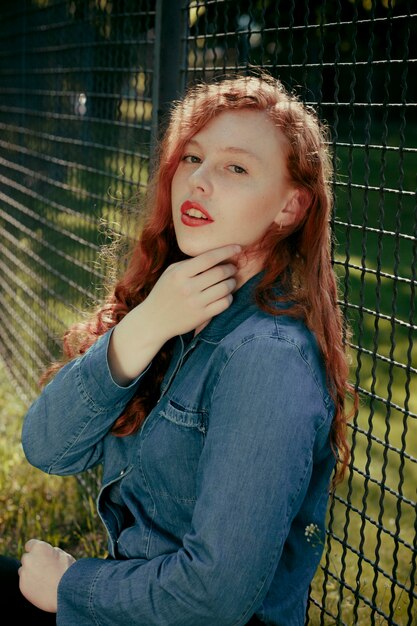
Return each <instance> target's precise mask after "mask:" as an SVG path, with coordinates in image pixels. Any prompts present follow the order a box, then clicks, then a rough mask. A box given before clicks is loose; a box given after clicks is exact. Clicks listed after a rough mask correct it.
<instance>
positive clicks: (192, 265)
mask: <svg viewBox="0 0 417 626" xmlns="http://www.w3.org/2000/svg"><path fill="white" fill-rule="evenodd" d="M241 250H242V248H241V247H240V246H238V245H236V244H230V245H227V246H221V247H220V248H214V249H213V250H207V252H203V253H202V254H199V255H198V256H196V257H194V258H193V259H188V260H187V261H186V263H187V270H188V276H190V277H191V276H196V275H197V274H200V273H201V272H205V271H206V270H208V269H209V268H210V267H214V266H215V265H217V264H218V263H221V262H222V261H225V260H226V259H230V258H231V257H233V256H235V255H236V254H239V252H241Z"/></svg>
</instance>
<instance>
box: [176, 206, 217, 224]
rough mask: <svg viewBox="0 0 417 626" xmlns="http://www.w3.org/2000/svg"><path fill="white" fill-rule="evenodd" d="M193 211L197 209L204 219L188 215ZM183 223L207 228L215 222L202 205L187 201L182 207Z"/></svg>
mask: <svg viewBox="0 0 417 626" xmlns="http://www.w3.org/2000/svg"><path fill="white" fill-rule="evenodd" d="M191 209H196V210H197V211H199V212H200V213H201V214H202V215H203V216H204V217H196V216H192V215H187V212H188V211H190V210H191ZM181 221H182V223H183V224H185V225H186V226H207V224H211V223H212V222H214V220H213V218H212V217H211V215H210V213H208V211H206V209H205V208H204V207H202V206H201V204H199V203H198V202H191V200H186V201H185V202H183V204H182V205H181Z"/></svg>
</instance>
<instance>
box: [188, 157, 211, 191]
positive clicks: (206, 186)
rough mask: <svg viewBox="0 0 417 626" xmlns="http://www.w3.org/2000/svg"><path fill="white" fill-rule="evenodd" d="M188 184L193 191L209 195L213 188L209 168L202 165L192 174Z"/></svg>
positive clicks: (204, 164)
mask: <svg viewBox="0 0 417 626" xmlns="http://www.w3.org/2000/svg"><path fill="white" fill-rule="evenodd" d="M188 182H189V185H190V189H191V190H192V191H199V192H200V193H203V194H204V195H209V194H210V193H211V192H212V188H213V182H212V176H211V173H210V169H209V166H208V165H207V164H206V163H200V164H199V165H198V167H196V168H195V169H194V170H193V172H192V173H191V174H190V177H189V179H188Z"/></svg>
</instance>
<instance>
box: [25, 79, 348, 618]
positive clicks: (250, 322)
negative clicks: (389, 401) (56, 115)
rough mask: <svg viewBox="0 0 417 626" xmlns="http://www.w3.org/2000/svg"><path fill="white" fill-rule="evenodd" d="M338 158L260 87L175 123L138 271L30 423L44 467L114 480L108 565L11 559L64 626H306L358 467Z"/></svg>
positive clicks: (220, 88)
mask: <svg viewBox="0 0 417 626" xmlns="http://www.w3.org/2000/svg"><path fill="white" fill-rule="evenodd" d="M327 145H328V142H327V137H326V133H325V131H324V129H323V127H322V126H321V124H320V123H319V121H318V119H317V117H316V115H315V114H314V112H313V111H312V110H311V109H309V108H308V107H306V106H304V105H303V104H302V103H301V102H300V101H299V100H298V99H297V98H296V97H295V96H292V95H290V94H289V93H287V92H286V91H285V90H284V88H283V86H282V85H281V83H280V82H279V81H277V80H275V79H273V78H271V77H269V76H266V75H263V74H262V75H260V76H251V77H234V78H228V79H223V80H221V81H218V82H213V83H212V84H203V85H199V86H197V87H194V88H192V89H190V91H189V92H188V93H187V95H186V96H185V98H184V99H183V100H182V101H180V102H178V103H176V105H175V107H173V110H172V114H171V118H170V123H169V126H168V129H167V132H166V135H165V138H164V140H163V142H162V144H161V147H160V154H159V165H158V167H157V169H156V171H155V174H154V177H153V180H152V182H151V184H150V185H149V194H148V204H149V211H150V213H149V217H148V221H147V223H146V226H145V228H144V229H143V232H142V234H141V236H140V239H139V240H138V242H137V244H136V246H135V247H134V250H133V252H132V255H131V259H130V263H129V265H128V267H127V270H126V272H125V273H124V275H123V276H122V277H121V279H120V280H119V281H118V282H117V284H116V285H115V286H114V287H113V288H112V290H111V291H110V292H109V296H108V298H107V300H106V301H105V302H104V304H103V305H102V306H101V307H100V309H99V310H98V311H97V312H96V313H95V314H94V315H93V316H92V317H91V318H90V319H89V320H88V321H87V322H85V323H81V324H78V325H76V326H75V327H72V328H71V329H70V330H69V331H68V332H67V334H66V336H65V341H64V346H65V354H66V357H67V359H66V360H65V363H60V364H58V365H57V366H55V367H54V369H53V372H52V373H53V377H52V378H51V377H49V379H50V380H49V383H48V384H47V385H46V386H45V387H44V388H43V390H42V392H41V394H40V396H39V398H38V399H37V400H36V401H35V402H34V403H33V404H32V406H31V407H30V408H29V411H28V413H27V415H26V417H25V421H24V426H23V438H22V441H23V447H24V451H25V453H26V456H27V458H28V460H29V462H30V463H32V464H33V465H35V466H36V467H38V468H40V469H41V470H43V471H45V472H48V473H52V474H61V475H66V474H76V473H79V472H83V471H85V470H87V469H88V468H91V467H94V466H96V465H97V464H102V466H103V485H102V488H101V490H100V494H99V497H98V511H99V514H100V517H101V519H102V521H103V523H104V525H105V527H106V529H107V532H108V541H109V544H108V550H109V556H108V558H105V559H103V558H82V559H79V560H77V561H75V560H74V559H73V558H72V557H71V556H70V555H68V554H67V553H65V552H63V551H62V550H60V549H59V548H55V547H52V546H50V545H49V544H47V543H45V542H43V541H39V540H37V539H30V540H29V541H28V542H27V543H26V546H25V553H24V554H23V556H22V558H21V567H20V569H19V572H18V573H19V579H20V591H21V593H22V594H23V596H24V597H25V598H26V599H27V601H29V602H30V603H32V604H33V605H35V607H38V608H39V609H40V610H41V611H40V613H42V612H46V613H43V614H44V615H46V616H47V615H48V612H49V613H53V614H54V613H55V612H57V623H58V624H59V625H60V626H79V625H80V624H82V625H83V626H87V625H89V624H91V626H93V625H98V624H100V625H101V626H104V625H109V626H118V625H120V626H128V625H136V624H137V625H143V626H152V625H156V626H163V625H172V626H174V625H178V626H200V625H201V626H203V625H204V626H218V625H226V624H230V625H232V624H233V625H235V626H237V625H241V624H242V625H243V624H247V623H250V624H257V623H258V624H259V623H265V624H276V625H283V626H284V625H285V626H302V625H303V624H304V623H305V614H306V603H307V597H308V590H309V585H310V583H311V580H312V578H313V575H314V573H315V571H316V568H317V566H318V563H319V560H320V554H318V553H317V550H316V549H314V548H312V547H311V545H310V544H309V543H308V542H307V538H306V529H311V528H315V529H317V531H318V532H319V533H320V535H321V536H322V537H323V536H324V526H325V513H326V506H327V502H328V497H329V491H330V486H331V481H332V475H333V478H334V479H335V480H336V481H337V480H339V479H341V478H342V476H343V472H344V469H345V467H346V464H347V461H348V455H349V447H348V443H347V439H346V419H347V418H346V413H345V408H344V404H345V396H346V393H347V392H348V391H349V384H348V381H347V377H348V363H347V359H346V355H345V351H344V347H343V332H344V331H343V324H342V319H341V315H340V312H339V308H338V305H337V288H336V281H335V276H334V273H333V270H332V264H331V259H330V252H329V248H330V233H329V215H330V211H331V205H332V196H331V179H332V171H331V159H330V157H329V153H328V148H327ZM50 373H51V372H50ZM335 469H336V472H335V473H334V470H335ZM54 617H55V616H54ZM45 623H47V622H45Z"/></svg>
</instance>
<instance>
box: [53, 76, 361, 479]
mask: <svg viewBox="0 0 417 626" xmlns="http://www.w3.org/2000/svg"><path fill="white" fill-rule="evenodd" d="M242 109H251V110H258V111H264V112H266V113H267V115H268V116H269V118H270V119H271V121H272V122H273V123H274V125H275V126H276V127H277V128H278V129H279V131H280V132H281V133H282V134H283V135H284V136H285V137H286V139H287V146H288V148H287V168H288V174H289V178H290V180H291V182H292V185H293V186H294V187H295V188H297V189H299V190H300V192H301V196H302V197H303V198H304V202H305V206H304V210H303V211H302V212H301V217H300V219H299V221H298V223H297V224H295V225H293V226H292V227H291V229H290V230H287V231H286V232H284V231H283V230H282V229H280V228H279V227H278V226H276V225H274V226H272V227H271V228H270V229H269V231H268V232H267V233H266V235H265V236H264V238H263V240H262V242H261V243H260V245H261V247H262V251H263V253H264V258H265V263H264V270H265V272H264V275H263V278H262V280H261V282H260V283H259V284H258V286H257V289H256V300H257V303H258V305H259V307H260V308H261V309H263V310H265V311H267V312H269V313H271V314H273V315H280V314H282V313H283V312H284V313H285V314H286V315H292V316H294V317H300V318H303V319H304V320H305V323H306V324H307V326H308V327H309V328H310V329H311V330H312V331H313V332H314V334H315V336H316V338H317V341H318V344H319V346H320V349H321V352H322V355H323V359H324V362H325V366H326V372H327V378H328V383H329V389H330V391H331V393H332V396H333V399H334V402H335V407H336V409H335V415H334V421H333V427H332V432H331V440H332V445H333V448H334V450H335V453H336V451H337V457H338V465H337V474H336V480H341V479H342V478H343V475H344V473H345V469H346V466H347V464H348V460H349V452H350V450H349V444H348V440H347V421H348V416H347V414H346V410H345V399H346V394H347V393H349V392H352V395H353V397H354V398H355V393H354V390H353V388H352V387H351V385H350V384H349V382H348V374H349V362H348V359H347V355H346V351H345V345H346V342H345V341H344V339H345V338H346V335H347V331H348V329H347V327H346V323H345V322H344V320H343V318H342V315H341V312H340V308H339V306H338V303H337V297H338V294H337V283H336V278H335V274H334V271H333V267H332V262H331V254H330V250H331V232H330V225H329V221H330V214H331V210H332V204H333V198H332V178H333V171H332V161H331V155H330V152H329V148H328V145H329V141H328V136H327V132H326V129H325V127H324V126H323V124H322V123H321V122H320V121H319V119H318V117H317V115H316V113H315V112H314V110H313V109H311V108H310V107H308V106H306V105H304V104H303V103H302V102H301V101H299V99H298V98H297V97H296V96H295V95H293V94H290V93H288V92H287V91H286V90H285V89H284V87H283V85H282V84H281V83H280V82H279V81H278V80H276V79H274V78H272V77H270V76H269V75H265V74H264V73H260V74H259V75H256V76H236V77H233V78H225V79H222V80H220V81H213V82H212V83H209V84H200V85H197V86H194V87H192V88H190V89H189V90H188V92H187V94H186V95H185V97H184V98H183V99H182V100H181V101H178V102H176V103H174V105H173V108H172V111H171V115H170V120H169V124H168V127H167V130H166V132H165V135H164V138H163V140H162V141H161V143H160V146H159V154H158V157H159V158H158V159H157V162H158V165H157V167H156V168H155V170H154V173H153V175H152V176H151V179H150V182H149V185H148V188H147V195H146V208H147V218H146V222H145V225H144V227H143V229H142V233H141V235H140V237H139V238H138V239H137V240H136V242H135V245H134V247H133V249H132V251H131V253H130V257H129V261H128V265H127V268H126V270H125V271H124V273H123V275H122V276H121V278H120V279H119V280H117V281H116V283H115V284H114V285H113V286H111V288H110V289H109V292H108V296H107V297H106V299H105V301H104V303H102V304H101V305H100V306H99V308H98V309H97V310H96V311H95V312H94V313H93V314H92V315H91V316H90V317H89V318H87V319H86V320H85V321H82V322H79V323H77V324H75V325H73V326H71V327H70V328H69V329H68V330H67V331H66V333H65V335H64V337H63V351H64V358H63V360H62V361H60V362H58V363H55V364H54V365H52V366H51V367H50V368H48V370H47V371H46V372H45V374H44V376H43V377H42V379H41V380H42V383H43V382H45V381H46V380H47V379H49V378H50V377H51V375H52V374H53V373H54V372H56V371H57V370H58V369H59V368H60V367H61V366H62V365H63V364H64V363H65V362H66V361H67V360H68V359H71V358H74V357H76V356H79V355H81V354H83V353H84V352H85V351H86V350H87V349H88V348H89V347H90V346H91V345H92V344H93V343H94V341H96V339H97V338H98V337H99V336H101V335H102V334H103V333H105V332H106V331H107V330H109V329H110V328H112V327H113V326H114V325H116V324H117V323H118V322H119V321H120V320H121V319H122V318H123V317H124V316H125V315H126V314H127V313H128V312H129V311H130V310H131V309H133V308H134V307H135V306H137V305H138V304H139V303H140V302H142V301H143V300H144V299H145V298H146V297H147V295H148V294H149V293H150V291H151V289H152V287H153V286H154V285H155V283H156V281H157V280H158V278H159V277H160V275H161V274H162V272H163V271H164V270H165V269H166V267H167V266H168V265H170V264H171V263H174V262H176V261H179V260H181V259H183V258H184V256H183V254H182V252H181V251H180V250H179V248H178V245H177V242H176V238H175V233H174V228H173V223H172V215H171V181H172V178H173V175H174V172H175V170H176V168H177V165H178V163H179V161H180V158H181V156H182V154H183V150H184V147H185V145H186V143H187V142H188V141H189V139H190V138H191V137H192V136H193V135H194V134H195V133H197V132H198V131H199V130H200V129H202V128H203V127H204V126H205V125H206V124H207V123H208V122H209V121H210V120H212V119H213V118H214V117H215V116H217V115H219V114H220V113H221V112H222V111H230V110H242ZM278 277H279V278H280V280H281V283H283V284H284V286H285V294H286V295H285V299H286V300H289V301H291V303H292V304H291V308H289V309H285V311H282V308H280V307H276V306H275V303H274V300H276V298H277V296H276V295H274V294H275V292H274V286H276V281H277V278H278ZM171 354H172V340H170V341H169V342H168V343H167V344H165V345H164V346H163V348H162V349H161V350H160V352H159V353H158V355H157V356H156V357H155V358H154V361H153V364H152V367H151V370H150V372H148V378H147V385H146V389H145V390H143V389H140V390H139V391H138V393H137V394H136V395H135V396H134V397H133V398H132V400H131V401H130V402H129V404H128V405H127V406H126V408H125V410H124V412H123V414H122V415H121V416H120V417H119V418H118V419H117V420H116V422H115V424H114V426H113V429H112V432H113V434H114V435H115V436H120V437H122V436H126V435H130V434H132V433H133V432H135V431H137V430H138V429H139V428H140V426H141V425H142V423H143V422H144V420H145V418H146V416H147V414H148V413H149V411H150V410H151V409H152V407H153V406H154V404H155V403H156V401H157V399H158V395H159V387H160V383H161V381H162V378H163V376H164V373H165V371H166V368H167V366H168V363H169V359H170V356H171Z"/></svg>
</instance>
